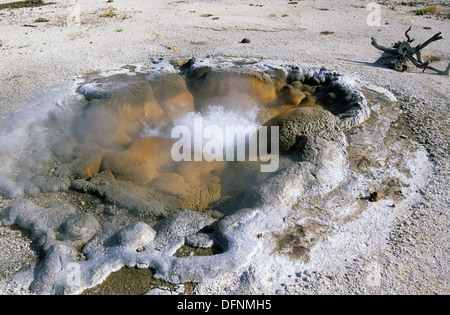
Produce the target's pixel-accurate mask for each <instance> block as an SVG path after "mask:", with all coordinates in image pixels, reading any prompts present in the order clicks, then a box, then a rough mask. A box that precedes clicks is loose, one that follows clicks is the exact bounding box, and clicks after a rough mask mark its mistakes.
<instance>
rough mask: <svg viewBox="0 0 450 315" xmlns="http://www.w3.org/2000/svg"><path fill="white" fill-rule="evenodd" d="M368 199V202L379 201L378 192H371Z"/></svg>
mask: <svg viewBox="0 0 450 315" xmlns="http://www.w3.org/2000/svg"><path fill="white" fill-rule="evenodd" d="M369 201H370V202H377V201H380V196H379V194H378V192H376V191H375V192H373V193H371V194H370V197H369Z"/></svg>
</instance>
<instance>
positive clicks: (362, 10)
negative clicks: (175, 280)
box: [0, 0, 450, 294]
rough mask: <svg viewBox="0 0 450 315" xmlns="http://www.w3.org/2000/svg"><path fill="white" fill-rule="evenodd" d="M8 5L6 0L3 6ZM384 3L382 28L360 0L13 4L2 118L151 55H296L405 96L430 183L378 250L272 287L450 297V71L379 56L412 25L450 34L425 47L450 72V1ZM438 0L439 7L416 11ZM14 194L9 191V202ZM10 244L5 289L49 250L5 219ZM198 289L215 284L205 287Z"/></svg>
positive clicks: (0, 36) (1, 16) (402, 119)
mask: <svg viewBox="0 0 450 315" xmlns="http://www.w3.org/2000/svg"><path fill="white" fill-rule="evenodd" d="M7 2H9V1H4V0H0V5H1V4H4V3H7ZM280 2H281V1H280ZM379 3H380V4H381V7H380V9H381V11H380V13H381V20H380V21H381V23H380V24H379V25H369V24H370V23H369V24H368V22H367V21H368V16H369V14H370V13H371V12H372V11H369V10H367V8H368V4H369V2H368V1H357V0H352V1H340V0H339V1H332V2H330V1H325V0H318V1H287V0H286V1H282V4H280V3H278V2H277V3H275V2H274V1H266V0H260V1H239V2H238V1H236V3H231V2H226V1H206V0H205V1H178V2H177V1H144V0H135V1H125V0H123V1H121V0H115V1H114V2H112V3H107V2H106V0H105V1H94V0H89V1H79V7H78V6H77V5H76V3H75V1H73V3H70V1H58V0H57V1H55V4H52V5H48V6H43V7H35V8H20V9H3V10H0V29H1V32H0V55H1V64H0V66H1V67H0V81H1V84H0V95H1V97H0V117H2V118H3V117H5V116H6V115H7V114H8V113H10V112H12V111H14V110H17V109H19V108H21V107H22V106H23V105H25V104H28V103H29V102H30V101H31V100H33V99H35V97H36V96H39V95H43V94H48V93H50V92H51V90H52V87H54V86H56V85H60V84H65V83H68V82H71V81H72V80H74V79H75V78H77V77H78V76H80V75H84V74H88V73H92V72H94V71H97V70H104V69H115V68H120V67H122V66H124V65H135V64H147V63H149V60H150V58H154V59H158V58H172V57H179V58H190V57H196V58H205V57H207V56H213V57H215V56H225V57H245V58H261V59H274V60H288V61H289V62H290V63H298V64H304V65H313V66H318V67H325V68H327V69H332V70H335V71H337V72H339V73H343V74H345V75H346V76H348V78H349V80H351V81H352V82H353V83H355V84H356V85H358V84H359V83H362V82H363V83H364V84H363V85H366V84H371V85H375V86H380V87H383V88H385V89H387V90H388V91H390V92H392V93H393V94H394V95H395V96H396V97H397V99H398V102H397V103H396V104H395V105H394V107H393V108H394V111H395V113H396V115H399V117H398V119H397V120H396V121H394V122H393V123H392V125H393V126H394V127H395V128H393V129H392V130H393V132H396V133H398V134H397V136H401V137H402V138H403V139H407V140H411V141H413V142H417V143H419V144H420V145H422V146H423V147H424V148H425V149H426V151H427V152H428V155H429V161H430V162H431V165H432V167H433V169H432V172H430V173H429V174H428V175H427V176H428V179H427V182H428V183H427V184H425V185H422V187H420V188H418V189H417V190H416V191H414V192H412V193H411V195H410V196H408V197H409V199H408V204H403V205H402V207H399V208H397V209H396V211H395V219H394V220H393V222H392V224H391V226H390V231H389V233H388V235H387V236H386V239H385V242H384V245H383V246H382V247H381V248H380V250H378V251H376V252H374V253H372V254H371V255H370V256H367V255H360V256H357V257H356V258H354V259H352V260H351V261H347V262H346V263H345V264H344V267H343V268H338V269H336V270H330V271H323V270H322V271H314V270H311V271H310V270H304V271H300V270H299V271H298V272H297V273H295V274H294V275H292V277H293V278H294V279H291V281H288V282H286V283H284V284H280V285H279V287H278V288H277V289H276V290H274V292H273V293H277V294H326V293H330V294H361V293H362V294H448V288H449V283H448V282H449V265H448V259H447V257H448V254H449V246H448V244H449V242H448V231H449V211H448V204H450V200H449V197H448V196H449V194H448V192H449V191H448V187H449V178H450V177H449V157H448V152H449V149H450V148H449V142H448V134H449V117H450V116H449V115H448V106H449V98H448V95H449V94H450V93H449V84H448V80H449V79H448V76H439V75H436V74H434V73H433V72H432V71H426V72H425V73H421V70H419V69H417V68H415V67H414V66H411V67H410V68H409V69H408V70H407V71H406V72H403V73H400V72H395V71H392V70H390V69H386V68H384V67H382V66H378V65H375V64H374V62H375V61H376V60H377V59H378V58H379V57H380V54H381V53H380V51H378V50H376V49H374V48H373V47H372V46H371V45H370V38H371V37H375V38H376V39H377V40H378V42H379V43H383V44H384V45H386V46H389V45H390V44H392V43H394V42H397V41H400V40H404V39H405V38H404V32H405V31H406V29H407V28H408V27H409V26H412V31H411V33H410V35H411V36H412V37H413V38H415V39H416V42H417V43H422V42H424V41H426V40H427V39H428V38H430V37H431V36H433V35H434V34H435V33H437V32H439V31H441V32H442V33H443V37H444V39H443V40H441V41H438V42H435V43H433V44H432V45H430V46H429V47H428V48H427V51H426V55H427V56H428V57H430V56H434V57H437V58H438V61H436V62H435V63H434V66H435V67H437V68H440V69H445V68H446V66H447V65H448V62H449V59H450V55H449V52H450V49H449V47H450V42H449V40H448V39H447V37H448V36H449V34H450V29H449V24H448V14H449V7H448V4H447V3H446V2H445V1H426V2H423V3H422V2H417V1H379ZM432 5H434V6H436V7H437V9H438V11H439V13H438V14H424V15H416V14H415V13H413V12H411V10H415V9H421V8H425V7H428V6H432ZM78 12H79V15H78ZM39 18H41V19H39ZM39 20H41V21H43V20H48V21H47V22H36V21H39ZM244 38H247V39H248V40H247V41H246V43H242V40H243V39H244ZM58 198H60V196H55V200H51V201H50V200H49V204H51V203H52V202H53V203H54V202H55V201H57V200H56V199H58ZM76 198H78V196H76V195H70V196H66V197H65V198H64V199H65V200H67V199H72V200H73V199H76ZM76 200H78V199H76ZM10 202H11V201H10V200H8V199H0V208H5V207H6V206H8V205H9V204H10ZM77 202H85V201H83V200H80V201H77ZM88 202H95V200H89V201H88ZM0 253H2V255H1V258H0V266H1V268H0V277H1V278H3V279H5V280H6V281H4V282H1V284H0V292H1V293H2V294H8V293H20V291H19V292H18V290H17V287H19V286H15V284H14V283H12V282H11V281H10V277H11V276H12V274H13V273H15V272H16V271H17V270H21V269H23V268H25V267H27V266H28V264H29V263H30V262H31V261H33V260H34V259H36V258H37V257H38V256H39V253H38V252H36V251H35V248H34V245H33V244H32V243H31V241H30V240H29V238H28V235H27V234H26V233H25V234H24V232H21V231H17V230H11V229H10V228H9V227H1V228H0ZM368 280H369V281H368ZM367 283H369V285H367ZM199 290H200V293H202V292H203V293H208V290H207V285H205V286H204V287H203V288H200V289H199ZM255 291H256V292H258V290H255ZM213 292H216V291H213ZM258 293H261V292H258ZM270 293H272V292H270Z"/></svg>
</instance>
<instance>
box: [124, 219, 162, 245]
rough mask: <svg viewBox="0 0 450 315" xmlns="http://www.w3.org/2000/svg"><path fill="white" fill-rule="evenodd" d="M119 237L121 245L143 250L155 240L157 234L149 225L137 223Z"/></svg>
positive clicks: (128, 227) (125, 229)
mask: <svg viewBox="0 0 450 315" xmlns="http://www.w3.org/2000/svg"><path fill="white" fill-rule="evenodd" d="M117 236H118V241H119V243H120V245H124V246H132V247H134V248H136V249H142V248H143V247H144V246H145V245H147V244H148V243H150V242H151V241H153V240H154V239H155V237H156V232H155V230H153V229H152V228H151V227H150V226H149V225H148V224H146V223H144V222H136V223H134V224H132V225H130V226H127V227H125V228H124V229H122V230H121V231H120V232H119V233H118V235H117Z"/></svg>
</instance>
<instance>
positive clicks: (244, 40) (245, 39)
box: [241, 38, 252, 44]
mask: <svg viewBox="0 0 450 315" xmlns="http://www.w3.org/2000/svg"><path fill="white" fill-rule="evenodd" d="M251 42H252V41H251V40H250V39H249V38H244V39H243V40H242V41H241V44H250V43H251Z"/></svg>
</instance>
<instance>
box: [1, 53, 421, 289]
mask: <svg viewBox="0 0 450 315" xmlns="http://www.w3.org/2000/svg"><path fill="white" fill-rule="evenodd" d="M76 90H77V92H76V93H75V95H72V96H71V97H68V98H67V99H65V100H63V101H59V102H58V104H59V105H60V106H59V107H56V108H55V106H53V105H48V106H49V111H48V115H47V116H46V115H41V116H38V117H37V118H29V116H27V117H28V118H27V119H25V120H23V121H24V122H25V125H26V126H27V128H25V129H26V131H24V130H23V129H20V128H22V127H20V128H19V127H17V126H11V128H10V129H8V130H7V131H5V130H2V132H3V133H2V135H3V136H4V137H5V139H6V137H7V136H8V135H10V136H12V135H19V134H20V135H21V137H22V139H23V141H21V143H17V144H16V145H13V144H11V145H10V146H8V147H7V146H6V145H4V146H3V147H2V146H0V148H1V150H0V154H1V157H2V161H3V163H9V164H8V165H9V166H10V168H8V169H9V170H12V171H9V172H7V171H4V172H3V173H0V176H1V178H2V179H3V180H2V181H1V184H0V193H1V194H2V195H3V196H5V197H6V198H9V199H11V200H12V201H11V205H10V206H9V207H8V208H5V209H3V210H2V212H1V217H0V218H1V221H0V222H1V224H2V225H6V226H10V225H15V226H19V227H20V228H22V229H25V230H28V231H29V232H30V237H31V238H32V239H33V241H34V242H36V243H37V244H38V246H39V248H40V250H41V251H42V253H43V255H42V256H41V259H39V260H38V261H37V262H35V263H33V264H32V265H31V266H30V267H29V268H28V269H27V270H26V271H23V272H21V273H18V274H17V275H16V279H18V280H17V281H19V280H20V281H19V282H20V283H23V285H24V286H25V287H26V288H28V289H30V290H31V292H33V293H64V294H78V293H81V292H82V291H83V290H85V289H87V288H91V287H94V286H96V285H98V284H99V283H101V282H102V281H104V280H105V278H106V277H107V276H108V275H109V274H111V273H112V272H114V271H117V270H119V269H121V268H122V267H123V266H129V267H135V266H137V267H138V268H151V269H153V270H154V271H155V276H156V277H158V278H161V279H164V280H166V281H169V282H172V283H184V282H195V283H198V287H197V290H198V292H210V291H208V290H212V289H211V288H214V287H216V288H217V287H220V288H221V290H222V289H224V288H231V287H233V286H236V284H239V283H240V284H242V287H243V288H247V289H246V290H247V291H246V293H252V292H253V293H255V292H271V288H272V287H276V286H277V285H279V283H278V282H280V281H284V280H286V277H287V276H288V275H289V274H292V273H295V272H298V271H301V270H302V269H303V268H318V269H320V268H328V267H330V266H337V265H339V264H340V262H342V261H343V260H345V259H347V258H350V257H353V255H355V252H358V253H360V252H361V251H371V250H374V249H375V248H377V247H378V246H379V244H380V240H382V239H383V238H384V235H385V234H386V233H387V231H388V230H389V228H388V227H389V224H390V222H391V221H392V220H393V218H394V217H395V215H394V211H395V208H394V207H393V204H394V203H400V202H402V201H404V200H406V199H407V196H408V194H409V192H410V191H411V190H413V189H415V187H416V185H419V184H420V182H421V180H422V176H423V174H424V172H426V169H427V167H428V164H427V162H426V161H427V159H426V156H425V153H424V152H423V151H422V150H421V149H420V148H419V147H418V146H416V145H415V144H413V143H411V142H409V141H406V140H405V139H400V138H398V137H396V136H395V132H392V128H391V126H390V124H391V122H392V121H395V119H396V117H395V114H392V112H390V108H391V106H392V105H391V104H392V100H390V99H389V98H388V97H386V96H385V95H383V94H381V93H379V92H375V91H369V90H367V94H368V95H370V96H371V97H370V98H367V99H366V98H365V97H364V96H363V94H362V93H361V92H359V91H358V90H356V89H355V88H354V87H352V86H350V85H349V84H348V83H346V82H345V79H344V77H343V76H341V75H339V74H336V73H333V72H330V71H327V70H326V69H316V70H311V69H303V68H301V67H297V66H295V65H287V64H286V63H284V62H276V61H264V62H262V61H255V60H237V59H236V60H235V59H220V58H217V59H205V60H195V59H192V60H183V61H181V60H170V62H167V61H154V62H153V63H152V64H151V65H149V66H147V67H128V68H127V69H122V70H120V71H118V72H117V73H105V74H103V75H92V76H89V77H87V78H83V79H81V80H80V82H79V84H78V86H77V88H76ZM368 100H369V101H370V106H372V110H371V109H370V107H369V103H368ZM217 106H219V107H220V108H221V109H222V113H224V112H226V113H229V112H231V113H234V115H235V116H233V117H240V116H245V115H246V114H248V113H249V112H251V111H253V110H255V108H256V113H257V115H255V117H254V123H256V124H257V125H259V126H266V127H278V128H279V149H280V154H281V155H280V156H279V159H280V160H279V169H278V170H277V172H274V173H262V172H260V167H259V166H260V164H261V163H263V162H262V161H258V162H252V161H249V160H246V161H233V162H230V161H213V162H207V161H181V162H175V161H174V160H173V158H172V156H171V149H172V147H173V145H174V143H175V142H176V141H177V140H176V139H172V138H171V137H170V130H172V129H173V128H174V127H175V126H177V125H179V124H180V121H182V120H183V119H186V117H189V115H205V116H203V117H206V116H207V115H208V113H211V111H213V110H214V108H216V109H217ZM22 114H23V115H25V114H27V112H26V111H25V112H23V113H22ZM18 117H20V115H19V114H16V116H11V118H10V119H11V121H15V120H17V119H18ZM230 123H233V122H230ZM12 125H14V124H12ZM149 130H150V131H151V132H149ZM149 133H153V134H154V135H152V136H148V134H149ZM254 136H256V137H257V136H258V135H257V134H256V135H254ZM400 149H401V150H400ZM399 151H401V152H402V153H398V152H399ZM5 161H6V162H5ZM375 188H376V189H380V190H379V191H380V192H382V193H384V196H386V198H385V199H384V200H383V199H382V200H381V201H380V202H377V203H370V202H369V201H368V200H367V199H368V198H366V196H367V194H368V193H370V192H371V191H370V190H375ZM67 193H72V194H73V193H77V194H78V193H80V195H82V196H91V198H92V197H95V198H98V200H99V202H98V203H97V204H96V205H95V206H89V207H88V206H87V205H86V206H85V207H81V208H76V207H75V206H74V205H73V204H70V202H66V203H64V204H60V203H59V204H53V205H49V204H48V200H50V198H47V197H48V196H53V195H54V194H67ZM382 195H383V194H382ZM32 200H33V201H35V202H33V201H32ZM186 244H189V245H190V246H193V247H198V248H211V247H213V246H214V247H215V248H220V252H219V253H217V252H215V253H214V254H211V255H209V256H195V255H194V256H193V257H176V256H175V255H174V254H175V253H176V251H177V250H179V249H180V248H181V247H183V246H184V245H186ZM361 244H364V246H363V247H361ZM330 268H331V267H330ZM249 273H251V274H252V276H249ZM243 274H246V275H247V276H246V277H244V276H242V275H243ZM267 274H271V275H272V276H271V277H269V278H270V281H269V280H268V278H267ZM249 277H250V278H252V277H253V278H255V279H256V280H254V281H253V284H252V286H245V285H247V284H248V281H249ZM230 290H231V289H230ZM213 291H214V290H213ZM214 292H217V290H216V291H214Z"/></svg>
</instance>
